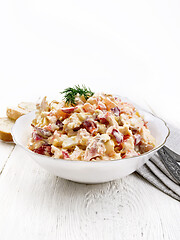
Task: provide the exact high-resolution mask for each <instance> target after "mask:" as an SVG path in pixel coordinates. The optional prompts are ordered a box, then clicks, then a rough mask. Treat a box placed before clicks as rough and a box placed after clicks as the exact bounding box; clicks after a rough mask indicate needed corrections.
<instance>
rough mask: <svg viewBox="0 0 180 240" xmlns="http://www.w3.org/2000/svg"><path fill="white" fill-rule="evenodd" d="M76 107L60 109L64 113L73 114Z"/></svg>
mask: <svg viewBox="0 0 180 240" xmlns="http://www.w3.org/2000/svg"><path fill="white" fill-rule="evenodd" d="M76 108H77V107H69V108H61V110H62V111H63V112H64V113H73V112H74V110H75V109H76Z"/></svg>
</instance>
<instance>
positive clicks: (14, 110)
mask: <svg viewBox="0 0 180 240" xmlns="http://www.w3.org/2000/svg"><path fill="white" fill-rule="evenodd" d="M35 108H36V104H35V103H31V102H21V103H19V104H18V106H17V107H8V108H7V111H6V115H7V116H8V118H10V119H12V120H17V119H18V118H19V117H21V116H23V115H24V114H27V113H28V112H31V111H33V110H34V109H35Z"/></svg>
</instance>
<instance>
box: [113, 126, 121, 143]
mask: <svg viewBox="0 0 180 240" xmlns="http://www.w3.org/2000/svg"><path fill="white" fill-rule="evenodd" d="M112 135H113V136H114V137H115V139H116V142H117V143H118V144H120V143H121V142H122V141H123V135H122V134H121V133H120V132H119V131H118V130H117V129H113V130H112Z"/></svg>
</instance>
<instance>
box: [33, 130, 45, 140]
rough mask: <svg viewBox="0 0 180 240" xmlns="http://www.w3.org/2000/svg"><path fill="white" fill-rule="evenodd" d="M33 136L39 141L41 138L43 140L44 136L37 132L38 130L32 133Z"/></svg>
mask: <svg viewBox="0 0 180 240" xmlns="http://www.w3.org/2000/svg"><path fill="white" fill-rule="evenodd" d="M32 137H33V139H34V140H35V141H39V140H43V139H44V138H43V137H41V136H40V135H39V134H37V133H36V132H33V133H32Z"/></svg>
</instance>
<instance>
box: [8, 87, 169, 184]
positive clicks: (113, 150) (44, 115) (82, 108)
mask: <svg viewBox="0 0 180 240" xmlns="http://www.w3.org/2000/svg"><path fill="white" fill-rule="evenodd" d="M62 93H63V94H64V99H63V100H61V101H57V100H53V101H50V102H48V101H47V97H44V98H43V100H42V101H41V103H39V104H37V110H36V111H35V112H31V113H29V114H27V115H25V116H22V117H21V118H19V119H18V120H17V121H16V123H15V126H14V127H13V129H12V135H13V139H14V141H15V142H16V143H17V144H19V145H20V146H21V147H22V148H23V149H24V150H25V151H26V152H27V153H28V154H29V155H30V156H31V157H32V158H33V159H35V160H36V162H38V163H39V164H40V165H41V166H43V167H44V168H45V169H47V170H48V171H50V172H52V173H53V174H55V175H57V176H60V177H63V178H66V179H69V180H73V181H77V182H85V183H99V182H106V181H110V180H114V179H116V178H120V177H123V176H126V175H128V174H130V173H132V172H133V171H135V170H136V169H138V168H139V167H140V166H142V165H143V164H144V163H145V162H146V161H147V160H148V159H149V158H150V157H151V156H152V155H153V154H154V153H155V152H156V151H157V150H158V149H159V148H160V147H162V146H163V144H164V143H165V141H166V139H167V137H168V134H169V131H168V128H167V126H166V124H165V122H164V121H163V120H161V119H160V118H157V117H155V116H154V115H152V114H151V113H148V112H146V111H144V110H141V109H137V108H136V107H135V106H134V104H132V103H131V102H130V101H128V100H124V99H122V98H121V97H119V96H114V95H111V94H105V93H93V92H92V91H91V90H90V89H89V88H86V87H84V86H83V87H80V86H75V87H74V88H67V89H65V90H64V91H63V92H62Z"/></svg>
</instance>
